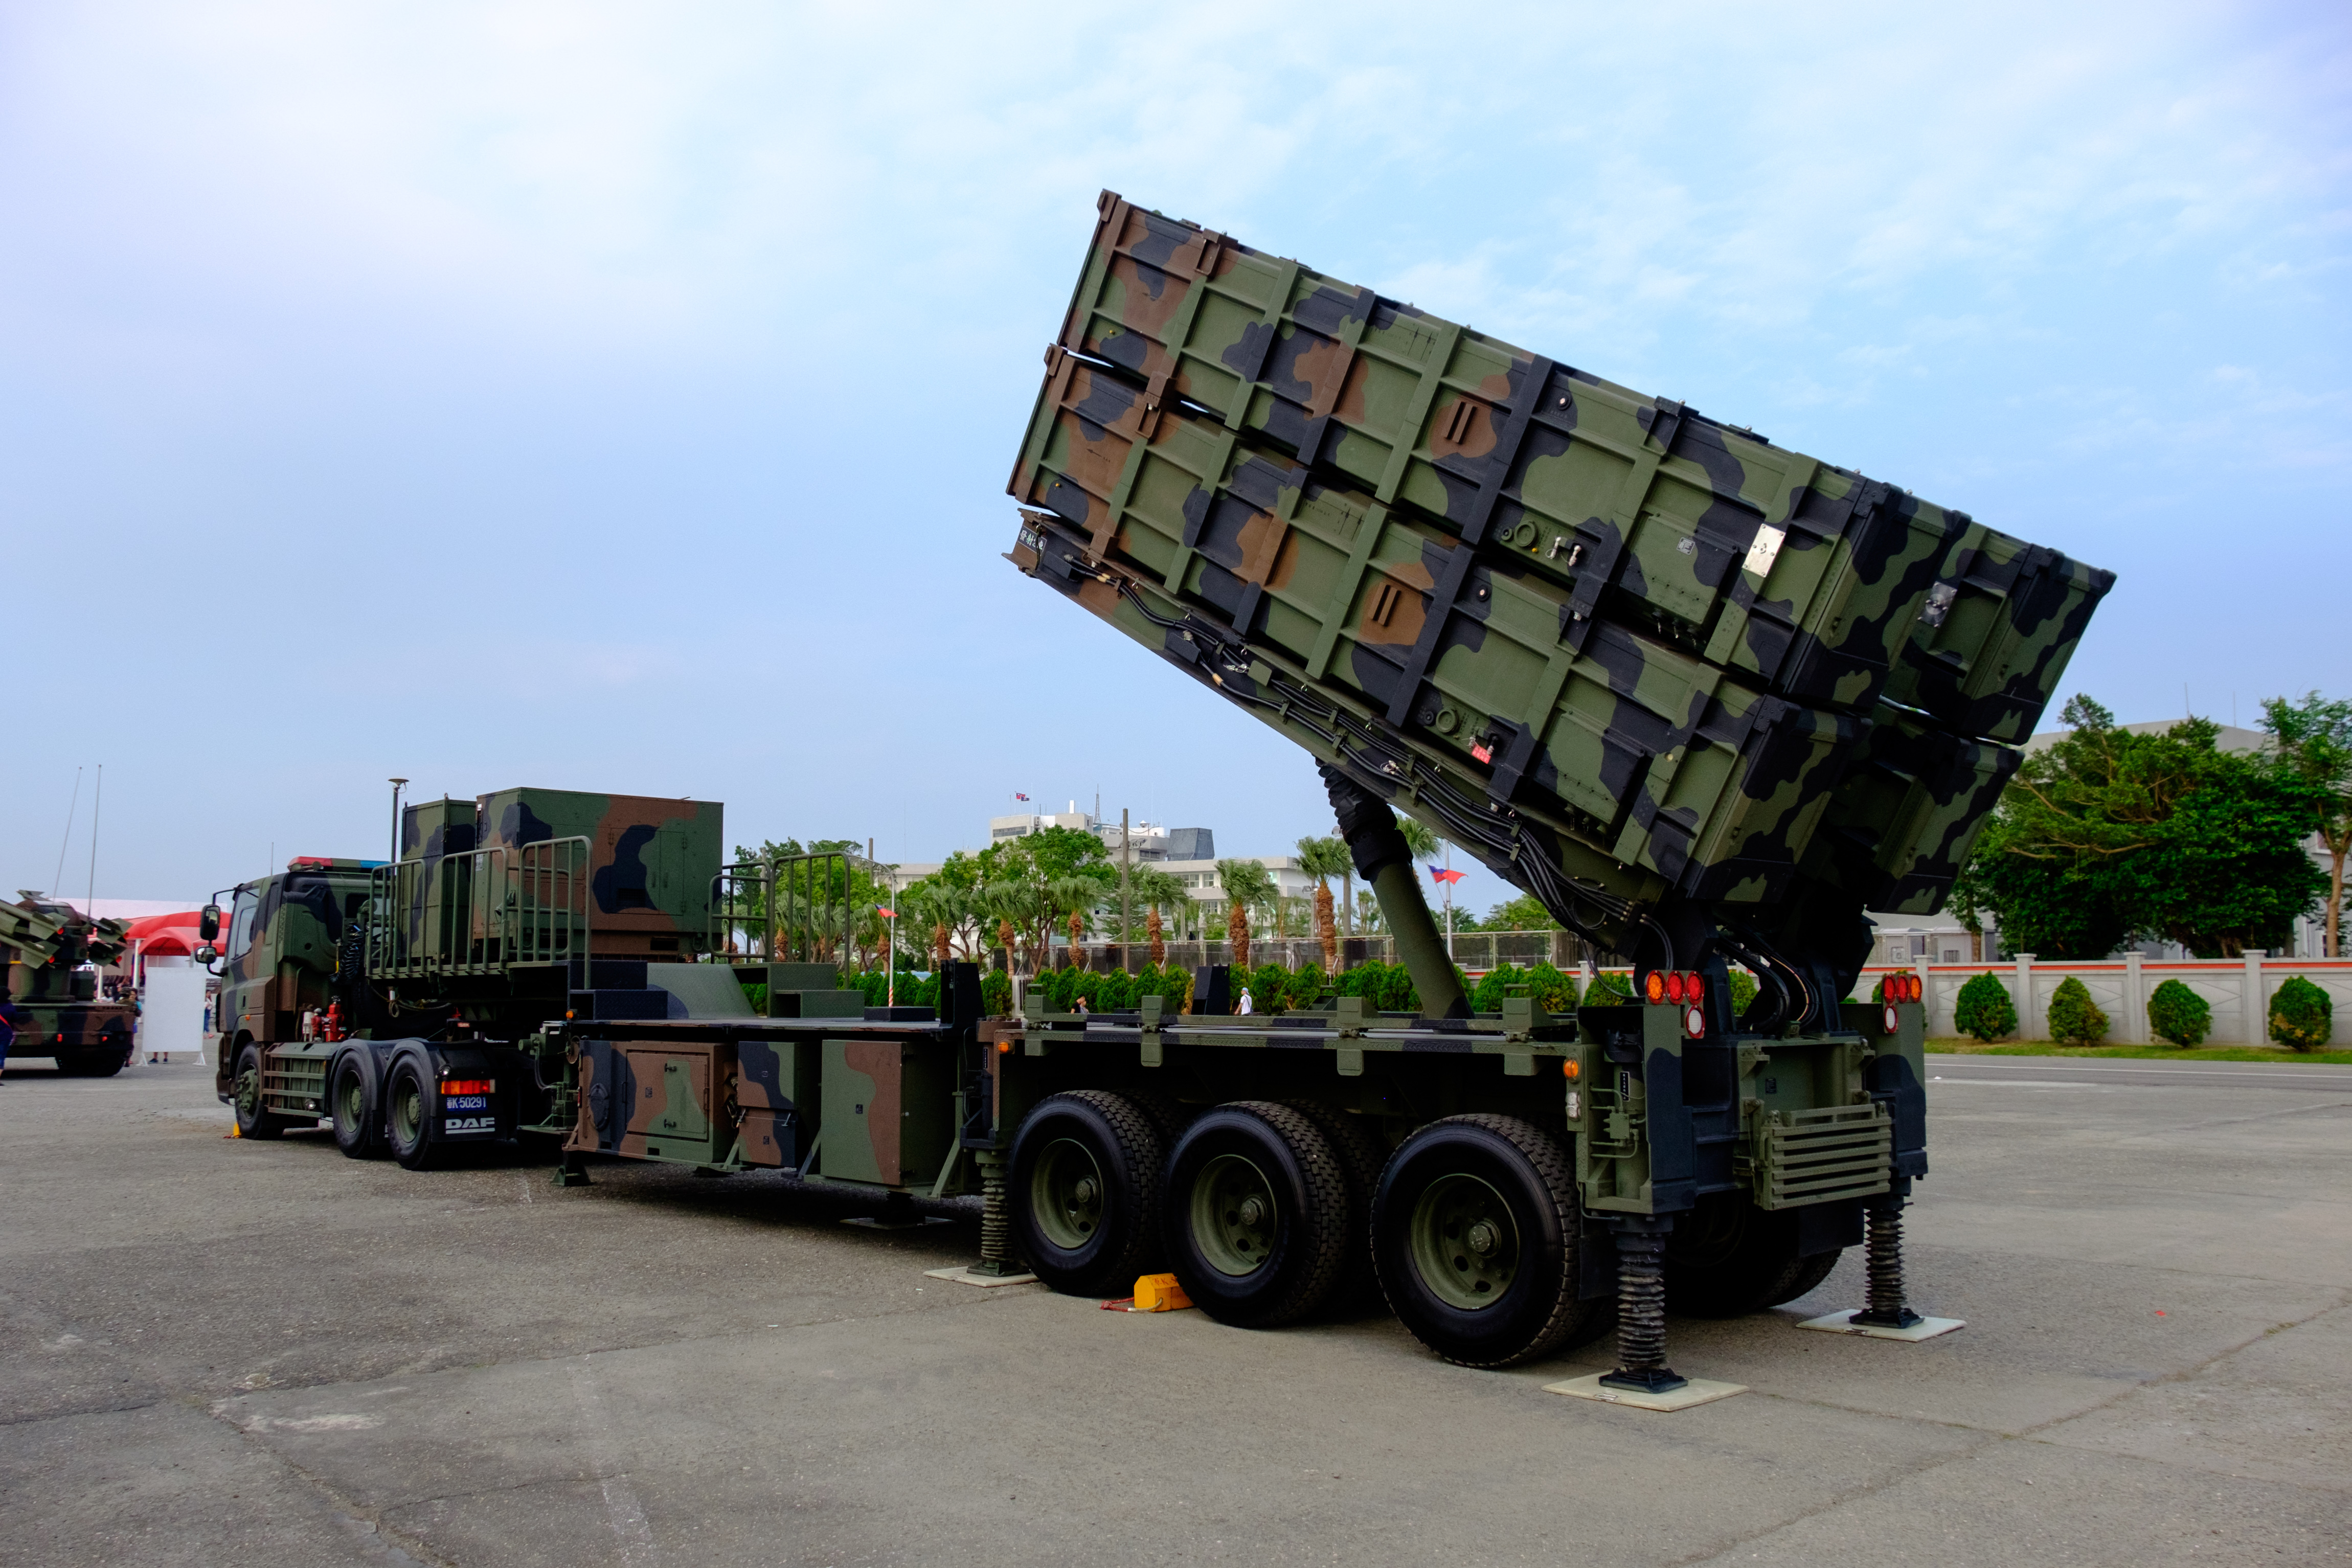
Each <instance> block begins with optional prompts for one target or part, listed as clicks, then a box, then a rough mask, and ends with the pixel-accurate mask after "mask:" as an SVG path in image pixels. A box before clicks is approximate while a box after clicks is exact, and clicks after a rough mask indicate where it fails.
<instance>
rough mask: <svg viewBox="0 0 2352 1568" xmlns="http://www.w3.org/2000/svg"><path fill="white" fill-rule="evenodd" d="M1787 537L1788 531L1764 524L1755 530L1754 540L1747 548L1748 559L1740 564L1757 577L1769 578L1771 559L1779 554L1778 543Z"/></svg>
mask: <svg viewBox="0 0 2352 1568" xmlns="http://www.w3.org/2000/svg"><path fill="white" fill-rule="evenodd" d="M1788 537H1789V530H1788V529H1786V528H1774V527H1773V526H1772V525H1771V524H1769V523H1766V524H1764V525H1763V526H1762V527H1760V528H1758V529H1757V530H1756V538H1755V539H1754V541H1753V542H1751V543H1750V544H1749V545H1748V559H1747V560H1746V561H1745V562H1743V563H1742V564H1743V565H1744V566H1746V568H1747V569H1748V570H1749V571H1752V572H1754V573H1755V574H1756V575H1757V576H1759V577H1769V576H1770V575H1771V573H1772V561H1773V559H1774V558H1775V557H1776V556H1778V555H1779V554H1780V541H1781V540H1782V539H1784V538H1788Z"/></svg>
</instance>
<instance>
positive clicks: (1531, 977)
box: [1528, 959, 1576, 1017]
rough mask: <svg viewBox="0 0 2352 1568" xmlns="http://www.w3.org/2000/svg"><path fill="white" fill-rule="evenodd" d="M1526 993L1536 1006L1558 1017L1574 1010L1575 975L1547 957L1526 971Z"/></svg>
mask: <svg viewBox="0 0 2352 1568" xmlns="http://www.w3.org/2000/svg"><path fill="white" fill-rule="evenodd" d="M1528 996H1530V997H1532V998H1535V1004H1536V1006H1538V1007H1539V1008H1541V1009H1543V1010H1544V1011H1546V1012H1548V1013H1550V1014H1552V1015H1553V1016H1554V1017H1559V1016H1561V1015H1564V1014H1567V1013H1572V1012H1574V1011H1575V1010H1576V977H1575V976H1573V975H1570V974H1568V973H1565V972H1564V971H1562V970H1560V969H1559V968H1557V967H1554V966H1553V965H1552V963H1551V962H1550V961H1549V959H1547V960H1546V961H1545V962H1543V963H1540V964H1538V965H1537V966H1536V967H1534V968H1532V969H1529V970H1528Z"/></svg>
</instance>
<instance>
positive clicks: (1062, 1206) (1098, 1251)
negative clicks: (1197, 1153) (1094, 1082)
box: [1006, 1089, 1160, 1296]
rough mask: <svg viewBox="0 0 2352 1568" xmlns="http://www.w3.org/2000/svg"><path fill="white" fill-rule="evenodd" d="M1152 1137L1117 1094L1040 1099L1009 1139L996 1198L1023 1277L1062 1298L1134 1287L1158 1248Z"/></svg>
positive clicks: (1084, 1092)
mask: <svg viewBox="0 0 2352 1568" xmlns="http://www.w3.org/2000/svg"><path fill="white" fill-rule="evenodd" d="M1006 1196H1007V1197H1010V1198H1011V1199H1012V1208H1013V1215H1012V1218H1013V1244H1014V1246H1015V1248H1016V1249H1018V1250H1019V1251H1020V1252H1021V1254H1022V1256H1023V1257H1024V1258H1025V1259H1027V1260H1028V1262H1029V1268H1030V1270H1031V1272H1033V1273H1034V1274H1035V1275H1036V1276H1037V1278H1039V1279H1040V1280H1043V1281H1045V1283H1046V1284H1047V1285H1049V1286H1051V1287H1052V1288H1053V1289H1055V1290H1056V1291H1061V1292H1062V1293H1063V1294H1064V1295H1069V1296H1106V1295H1118V1294H1122V1293H1124V1292H1125V1291H1131V1290H1133V1289H1134V1288H1135V1280H1136V1276H1137V1275H1139V1274H1141V1273H1143V1272H1144V1271H1145V1268H1146V1265H1147V1264H1149V1263H1150V1261H1151V1257H1152V1254H1153V1253H1155V1252H1156V1251H1157V1250H1158V1249H1159V1241H1160V1236H1159V1230H1160V1224H1159V1208H1160V1203H1159V1199H1160V1136H1159V1134H1157V1133H1156V1132H1154V1131H1153V1130H1152V1126H1151V1123H1150V1121H1149V1120H1148V1119H1147V1118H1146V1117H1145V1116H1144V1114H1143V1113H1141V1112H1140V1111H1139V1110H1137V1109H1136V1108H1135V1106H1134V1105H1133V1104H1132V1103H1129V1101H1128V1100H1127V1099H1126V1098H1125V1097H1124V1096H1122V1095H1118V1094H1113V1093H1109V1092H1107V1091H1104V1090H1100V1089H1080V1090H1075V1091H1072V1092H1068V1093H1065V1094H1049V1095H1047V1096H1046V1097H1045V1099H1043V1100H1040V1101H1039V1102H1038V1103H1037V1104H1036V1106H1035V1108H1034V1109H1033V1110H1032V1111H1031V1112H1030V1113H1029V1114H1028V1115H1027V1116H1025V1117H1024V1118H1023V1119H1022V1122H1021V1130H1020V1131H1019V1132H1018V1133H1016V1134H1013V1158H1012V1170H1011V1173H1010V1179H1009V1181H1008V1182H1007V1184H1006Z"/></svg>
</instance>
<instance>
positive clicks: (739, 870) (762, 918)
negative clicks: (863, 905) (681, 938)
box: [709, 850, 856, 964]
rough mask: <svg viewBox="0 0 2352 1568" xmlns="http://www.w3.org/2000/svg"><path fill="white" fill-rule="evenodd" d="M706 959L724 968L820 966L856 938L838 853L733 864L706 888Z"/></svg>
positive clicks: (843, 857) (844, 858)
mask: <svg viewBox="0 0 2352 1568" xmlns="http://www.w3.org/2000/svg"><path fill="white" fill-rule="evenodd" d="M710 894H711V896H710V942H709V948H710V952H711V955H712V956H714V957H716V958H719V960H720V961H722V962H726V963H769V962H781V963H787V964H814V963H822V962H824V961H826V960H827V959H831V958H838V957H839V956H841V955H842V954H844V953H845V952H847V950H848V948H849V946H851V943H850V938H851V937H852V936H854V935H855V931H854V929H853V928H854V926H855V925H856V922H855V920H854V919H853V917H852V911H851V908H850V905H849V904H848V902H847V900H848V897H849V856H848V855H847V854H845V853H844V852H841V851H839V850H826V851H823V852H819V853H816V854H805V855H777V856H773V857H772V858H770V859H767V860H761V861H738V862H735V863H734V864H733V865H730V866H728V867H726V868H724V869H723V870H721V871H720V872H719V874H718V875H717V876H715V877H713V878H711V881H710Z"/></svg>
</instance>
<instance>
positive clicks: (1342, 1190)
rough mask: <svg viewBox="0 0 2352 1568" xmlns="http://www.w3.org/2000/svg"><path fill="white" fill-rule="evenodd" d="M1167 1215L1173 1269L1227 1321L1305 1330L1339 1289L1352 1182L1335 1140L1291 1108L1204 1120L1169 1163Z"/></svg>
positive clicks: (1229, 1108)
mask: <svg viewBox="0 0 2352 1568" xmlns="http://www.w3.org/2000/svg"><path fill="white" fill-rule="evenodd" d="M1160 1204H1161V1209H1160V1212H1161V1213H1162V1215H1163V1216H1164V1217H1165V1218H1164V1219H1163V1221H1162V1228H1163V1229H1164V1231H1165V1232H1166V1234H1167V1238H1168V1252H1169V1262H1170V1265H1171V1267H1172V1268H1173V1269H1174V1270H1175V1272H1176V1278H1177V1279H1178V1280H1179V1281H1182V1283H1183V1286H1184V1293H1185V1294H1186V1295H1188V1296H1190V1297H1192V1304H1193V1305H1194V1306H1197V1307H1199V1308H1200V1309H1201V1310H1202V1312H1206V1313H1208V1314H1209V1315H1210V1316H1211V1317H1213V1318H1214V1319H1216V1320H1217V1321H1218V1322H1222V1323H1231V1324H1233V1325H1234V1326H1235V1327H1237V1328H1276V1327H1279V1326H1280V1325H1281V1324H1284V1323H1288V1322H1297V1321H1298V1320H1299V1319H1300V1318H1303V1317H1306V1316H1307V1314H1308V1313H1310V1312H1314V1311H1315V1310H1316V1309H1317V1308H1318V1307H1320V1306H1321V1305H1322V1304H1323V1303H1324V1302H1325V1301H1327V1300H1328V1299H1329V1297H1330V1294H1331V1291H1332V1290H1333V1289H1334V1288H1335V1287H1337V1286H1338V1284H1339V1276H1340V1272H1341V1270H1342V1269H1343V1268H1344V1267H1345V1265H1346V1261H1347V1240H1348V1185H1347V1177H1346V1176H1344V1175H1343V1174H1342V1173H1341V1170H1340V1166H1339V1156H1338V1155H1335V1154H1333V1153H1332V1152H1331V1145H1330V1141H1329V1140H1328V1139H1327V1138H1325V1137H1324V1135H1323V1134H1322V1133H1321V1132H1319V1131H1318V1130H1317V1128H1316V1125H1315V1124H1314V1123H1313V1122H1311V1121H1309V1120H1308V1119H1307V1117H1305V1116H1303V1115H1301V1114H1299V1113H1297V1111H1295V1110H1293V1109H1291V1108H1290V1107H1289V1106H1287V1105H1276V1104H1273V1103H1268V1102H1265V1101H1255V1100H1241V1101H1235V1102H1234V1103H1232V1104H1230V1105H1220V1106H1218V1107H1217V1108H1216V1109H1215V1110H1213V1111H1209V1112H1206V1113H1202V1115H1201V1116H1200V1117H1198V1118H1197V1119H1195V1120H1194V1122H1193V1123H1192V1125H1191V1126H1190V1127H1188V1128H1186V1129H1185V1132H1184V1136H1183V1138H1182V1139H1181V1141H1180V1142H1178V1144H1177V1145H1176V1148H1175V1150H1174V1152H1173V1153H1172V1154H1171V1155H1170V1156H1169V1159H1168V1176H1167V1182H1166V1185H1165V1187H1164V1188H1163V1190H1162V1193H1161V1197H1160Z"/></svg>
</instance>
